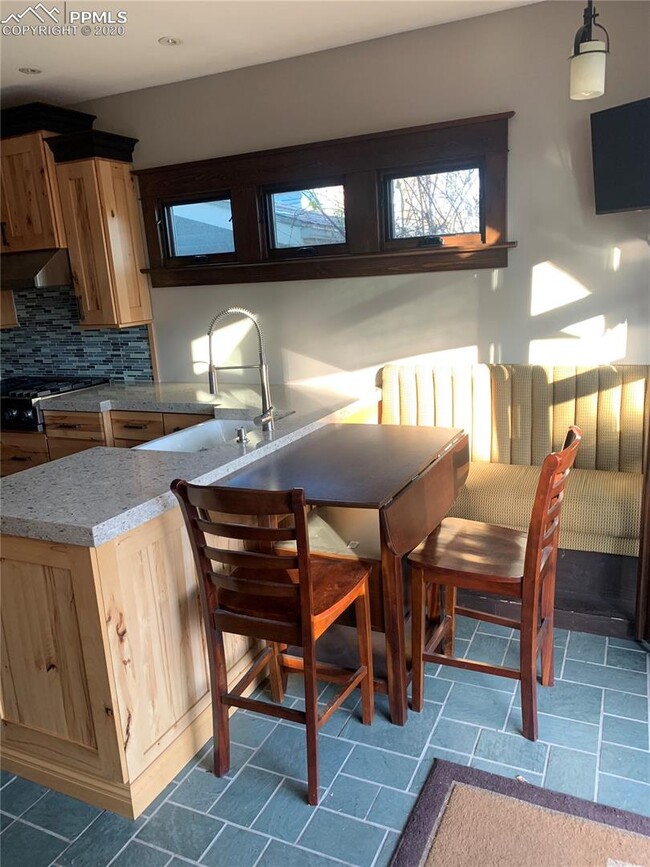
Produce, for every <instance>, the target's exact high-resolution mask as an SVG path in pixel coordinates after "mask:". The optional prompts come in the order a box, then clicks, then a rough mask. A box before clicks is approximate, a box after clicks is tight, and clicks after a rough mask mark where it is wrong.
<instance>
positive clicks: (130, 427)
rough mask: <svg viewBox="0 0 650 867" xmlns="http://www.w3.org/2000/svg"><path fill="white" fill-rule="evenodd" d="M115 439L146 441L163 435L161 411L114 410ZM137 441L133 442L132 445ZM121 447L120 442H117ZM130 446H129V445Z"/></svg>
mask: <svg viewBox="0 0 650 867" xmlns="http://www.w3.org/2000/svg"><path fill="white" fill-rule="evenodd" d="M111 421H112V424H113V436H114V438H115V440H116V441H117V440H137V441H138V443H146V442H148V441H149V440H155V439H156V438H157V437H161V436H162V435H163V432H164V431H163V419H162V413H160V412H117V411H116V412H112V413H111ZM136 444H137V443H135V442H132V443H131V445H136ZM115 445H116V446H118V448H119V445H120V444H119V443H118V442H116V443H115ZM127 448H128V446H127Z"/></svg>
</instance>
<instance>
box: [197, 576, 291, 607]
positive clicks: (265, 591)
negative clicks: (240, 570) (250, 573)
mask: <svg viewBox="0 0 650 867" xmlns="http://www.w3.org/2000/svg"><path fill="white" fill-rule="evenodd" d="M212 580H213V582H214V584H215V585H216V586H217V587H218V588H219V590H232V591H233V593H239V594H241V595H244V596H254V597H255V598H258V597H260V596H267V597H269V598H273V599H289V600H294V601H295V600H297V598H298V591H297V588H296V585H295V584H281V583H279V582H278V581H253V580H251V579H246V580H245V581H242V579H241V578H239V577H237V576H235V577H233V576H231V575H222V574H220V573H219V572H213V573H212Z"/></svg>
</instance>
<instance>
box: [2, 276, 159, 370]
mask: <svg viewBox="0 0 650 867" xmlns="http://www.w3.org/2000/svg"><path fill="white" fill-rule="evenodd" d="M14 301H15V304H16V313H17V316H18V322H19V324H20V328H11V329H7V330H3V332H2V338H1V339H2V375H3V376H10V375H12V374H25V375H31V374H43V375H48V374H53V375H58V374H73V373H74V374H78V375H86V376H91V375H92V376H106V377H109V378H110V379H112V380H114V381H116V382H143V381H145V382H146V381H151V380H152V379H153V373H152V368H151V352H150V349H149V335H148V333H147V327H146V325H138V326H136V327H134V328H121V329H118V328H80V327H79V313H78V309H77V301H76V298H75V295H74V291H73V290H72V288H71V287H67V286H66V287H56V288H49V289H21V290H19V291H15V292H14Z"/></svg>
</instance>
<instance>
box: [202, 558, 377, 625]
mask: <svg viewBox="0 0 650 867" xmlns="http://www.w3.org/2000/svg"><path fill="white" fill-rule="evenodd" d="M250 571H251V570H248V569H235V570H234V571H233V573H232V575H231V577H232V578H242V579H244V578H246V577H247V573H249V572H250ZM368 572H369V569H368V567H367V566H366V565H365V564H363V563H356V562H355V561H350V560H347V561H340V560H323V559H319V558H318V557H313V558H311V576H312V586H313V594H314V608H313V613H314V620H315V621H316V622H317V623H318V625H319V628H320V626H321V625H324V626H325V627H326V626H327V624H329V623H332V622H333V621H334V620H335V619H336V618H337V617H338V616H339V614H340V613H341V612H342V611H343V610H345V609H346V608H347V607H348V606H349V605H350V603H351V602H352V601H353V600H354V599H355V598H356V597H357V596H358V595H359V594H360V593H361V591H362V590H363V582H364V580H365V578H366V577H367V576H368ZM249 577H250V576H249ZM267 577H268V579H269V580H271V581H276V582H278V583H286V584H290V583H296V581H297V570H293V569H279V570H277V571H276V570H274V571H272V572H267ZM219 602H220V606H219V610H220V611H227V612H229V613H232V614H241V615H244V616H245V617H255V618H259V619H261V620H267V621H268V620H277V621H279V622H281V623H294V622H295V621H296V620H297V619H298V617H299V614H300V612H299V610H298V607H297V605H296V603H293V602H292V601H291V600H288V599H286V598H283V597H278V598H277V599H273V598H269V597H268V596H267V597H265V598H264V600H263V605H262V606H261V607H260V605H259V602H258V599H257V597H256V596H253V595H251V594H249V593H238V592H237V591H235V590H226V589H222V590H221V591H220V593H219Z"/></svg>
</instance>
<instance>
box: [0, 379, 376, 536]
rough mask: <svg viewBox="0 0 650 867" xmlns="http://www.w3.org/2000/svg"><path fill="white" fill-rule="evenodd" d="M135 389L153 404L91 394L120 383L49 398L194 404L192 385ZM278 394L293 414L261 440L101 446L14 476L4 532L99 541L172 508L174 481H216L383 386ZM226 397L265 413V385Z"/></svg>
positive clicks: (155, 406) (8, 482) (8, 485)
mask: <svg viewBox="0 0 650 867" xmlns="http://www.w3.org/2000/svg"><path fill="white" fill-rule="evenodd" d="M133 388H135V389H138V393H139V395H140V396H139V397H138V398H136V400H148V401H150V402H149V403H147V404H146V405H143V404H142V403H141V402H140V403H138V404H137V406H134V405H129V406H128V407H127V406H125V404H124V403H121V402H120V401H121V400H122V398H121V397H119V394H120V391H121V390H118V391H116V392H115V394H116V395H117V397H116V398H115V399H116V401H117V402H120V405H119V407H117V406H115V405H111V406H108V407H107V406H102V407H100V402H101V401H103V400H107V401H110V402H111V404H112V400H113V398H112V397H100V398H99V401H98V397H97V395H90V391H97V392H99V391H111V392H112V391H113V387H110V388H109V387H103V386H99V387H98V388H97V389H89V390H88V391H87V392H85V394H84V400H86V401H87V403H85V404H84V405H80V403H79V402H78V397H74V398H73V397H72V396H71V397H70V398H67V397H61V398H52V399H51V400H48V407H51V406H52V405H53V404H54V403H55V402H57V403H58V401H65V403H66V407H60V406H57V409H59V408H60V409H64V408H67V409H70V410H72V409H75V410H82V409H88V410H89V411H93V410H98V409H100V408H101V409H117V408H121V409H126V408H128V409H139V410H143V409H145V408H146V409H148V410H150V411H169V412H182V411H183V410H180V409H178V406H181V405H182V406H188V403H187V402H185V398H187V396H188V394H189V391H188V390H187V389H188V388H189V387H188V386H184V388H185V389H186V390H185V391H183V390H182V387H179V388H176V386H175V385H172V386H171V391H170V390H168V386H166V385H163V386H158V385H156V386H153V385H152V386H125V387H124V391H125V392H126V391H128V392H130V391H131V389H133ZM194 388H195V387H194ZM140 389H149V392H148V393H147V392H146V391H144V390H143V391H141V392H140ZM156 394H160V395H161V397H162V401H163V402H162V403H160V402H156V400H155V399H154V397H155V395H156ZM271 394H272V395H273V399H274V402H275V401H277V403H278V405H279V406H280V407H285V408H286V409H289V410H290V411H291V413H290V414H288V415H285V416H284V417H282V418H280V419H279V420H278V421H276V425H275V431H273V432H272V433H264V434H262V435H261V436H262V442H260V443H259V444H257V445H256V446H254V447H251V446H250V445H239V444H237V443H234V442H232V443H223V444H221V445H219V446H218V447H216V448H214V449H208V450H205V451H200V452H157V451H149V450H145V449H142V450H139V449H136V450H133V449H117V448H105V447H101V448H95V449H89V450H87V451H83V452H78V453H77V454H74V455H69V456H68V457H65V458H60V459H59V460H57V461H52V462H51V463H48V464H42V465H41V466H38V467H33V468H31V469H29V470H24V471H23V472H20V473H15V474H14V475H12V476H8V477H7V478H6V479H4V480H3V484H2V518H1V520H0V530H1V531H2V533H3V534H5V535H11V536H20V537H24V538H29V539H42V540H45V541H51V542H62V543H69V544H73V545H82V546H86V547H97V546H99V545H102V544H103V543H104V542H108V541H109V540H110V539H113V538H115V537H116V536H119V535H120V534H122V533H124V532H127V531H128V530H132V529H135V528H136V527H138V526H140V525H141V524H143V523H144V522H145V521H149V520H151V519H152V518H155V517H156V516H158V515H160V514H162V513H163V512H165V511H167V510H168V509H171V508H173V507H174V506H175V505H176V500H175V498H174V496H173V494H172V493H171V492H170V490H169V485H170V483H171V481H172V480H173V479H175V478H185V479H187V480H189V481H194V482H198V483H202V484H208V483H210V482H214V481H216V480H217V479H219V478H222V477H223V476H226V475H228V474H229V473H232V472H234V471H236V470H238V469H240V468H241V467H243V466H245V465H246V464H248V463H251V462H252V461H254V460H257V459H259V458H260V457H263V456H264V455H266V454H269V453H270V452H272V451H274V450H276V449H278V448H283V447H286V446H288V445H290V443H291V442H293V441H295V440H296V439H299V438H300V437H302V436H305V435H307V434H309V433H311V432H312V431H314V430H317V429H318V428H319V427H321V426H322V425H324V424H328V423H330V422H336V421H342V420H344V419H345V418H346V417H347V416H349V415H351V414H352V413H354V412H356V411H357V410H359V409H361V408H363V407H364V406H370V405H372V404H374V403H376V401H377V399H378V396H377V393H376V392H372V393H370V394H367V395H365V396H364V397H363V398H354V397H346V396H342V395H340V394H334V393H332V392H326V391H321V390H317V389H311V388H309V389H308V388H300V387H292V386H275V387H273V386H272V388H271ZM229 395H230V396H229ZM170 396H174V397H180V396H182V399H180V400H179V401H177V402H171V403H167V402H166V401H167V398H168V397H170ZM210 397H211V398H212V395H210ZM220 397H221V395H220ZM129 399H130V398H129ZM224 400H225V401H226V404H227V405H226V406H224V408H225V409H228V410H230V411H232V410H237V415H238V416H241V414H242V412H241V411H242V409H248V410H249V411H250V412H251V414H252V416H254V415H256V414H258V413H259V409H258V407H259V400H260V398H259V391H256V390H255V389H254V388H252V387H250V386H246V387H244V388H239V387H236V388H233V389H229V391H228V392H224ZM238 400H245V401H248V403H247V405H246V404H240V405H239V407H238V406H237V405H236V403H235V402H236V401H238ZM93 401H94V403H93ZM251 402H252V406H253V408H251ZM73 403H74V407H73V406H72V404H73ZM204 406H205V404H204ZM161 407H165V409H161ZM169 407H173V408H172V409H169ZM185 411H186V412H192V411H196V410H195V409H186V410H185Z"/></svg>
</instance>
